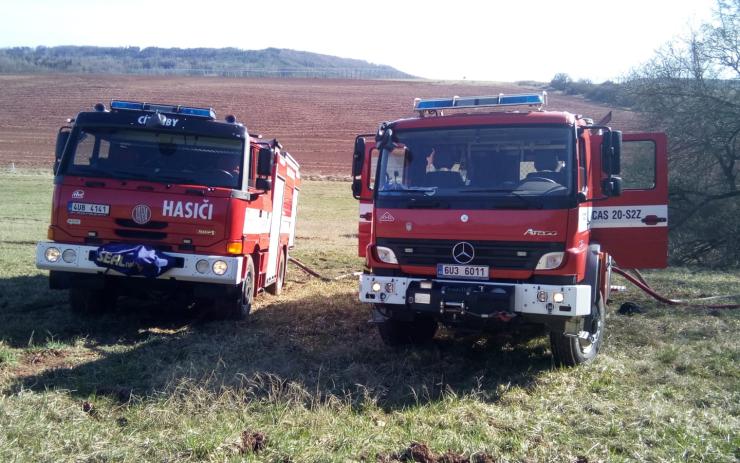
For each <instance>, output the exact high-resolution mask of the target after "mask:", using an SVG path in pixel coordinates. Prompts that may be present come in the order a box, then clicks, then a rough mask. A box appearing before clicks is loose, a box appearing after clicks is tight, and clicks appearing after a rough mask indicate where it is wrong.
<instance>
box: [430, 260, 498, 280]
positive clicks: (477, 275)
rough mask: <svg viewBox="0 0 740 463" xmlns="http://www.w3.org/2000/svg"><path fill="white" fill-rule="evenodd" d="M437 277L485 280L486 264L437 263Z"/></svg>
mask: <svg viewBox="0 0 740 463" xmlns="http://www.w3.org/2000/svg"><path fill="white" fill-rule="evenodd" d="M437 278H464V279H469V280H487V279H488V265H454V264H437Z"/></svg>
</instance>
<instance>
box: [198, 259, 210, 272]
mask: <svg viewBox="0 0 740 463" xmlns="http://www.w3.org/2000/svg"><path fill="white" fill-rule="evenodd" d="M208 267H209V265H208V261H207V260H205V259H201V260H199V261H198V262H196V263H195V270H197V271H198V273H206V272H207V271H208Z"/></svg>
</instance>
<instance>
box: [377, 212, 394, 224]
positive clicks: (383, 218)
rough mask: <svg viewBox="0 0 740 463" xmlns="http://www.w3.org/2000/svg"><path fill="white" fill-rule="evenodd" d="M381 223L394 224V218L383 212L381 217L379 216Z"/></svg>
mask: <svg viewBox="0 0 740 463" xmlns="http://www.w3.org/2000/svg"><path fill="white" fill-rule="evenodd" d="M380 221H381V222H395V221H396V218H395V217H393V216H392V215H391V213H390V212H388V211H385V213H384V214H383V215H381V216H380Z"/></svg>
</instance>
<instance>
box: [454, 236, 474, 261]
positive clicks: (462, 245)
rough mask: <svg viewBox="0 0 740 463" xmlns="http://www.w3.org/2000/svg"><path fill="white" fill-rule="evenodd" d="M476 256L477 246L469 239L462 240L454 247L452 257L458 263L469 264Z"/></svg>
mask: <svg viewBox="0 0 740 463" xmlns="http://www.w3.org/2000/svg"><path fill="white" fill-rule="evenodd" d="M474 257H475V248H473V245H472V244H470V243H468V242H467V241H460V242H459V243H457V244H456V245H454V246H453V247H452V258H453V259H455V262H457V263H458V264H468V263H470V262H471V261H472V260H473V258H474Z"/></svg>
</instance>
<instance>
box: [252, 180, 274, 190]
mask: <svg viewBox="0 0 740 463" xmlns="http://www.w3.org/2000/svg"><path fill="white" fill-rule="evenodd" d="M254 186H255V187H256V188H257V189H258V190H264V191H270V190H272V180H270V179H269V178H258V179H257V181H256V182H255V183H254Z"/></svg>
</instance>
